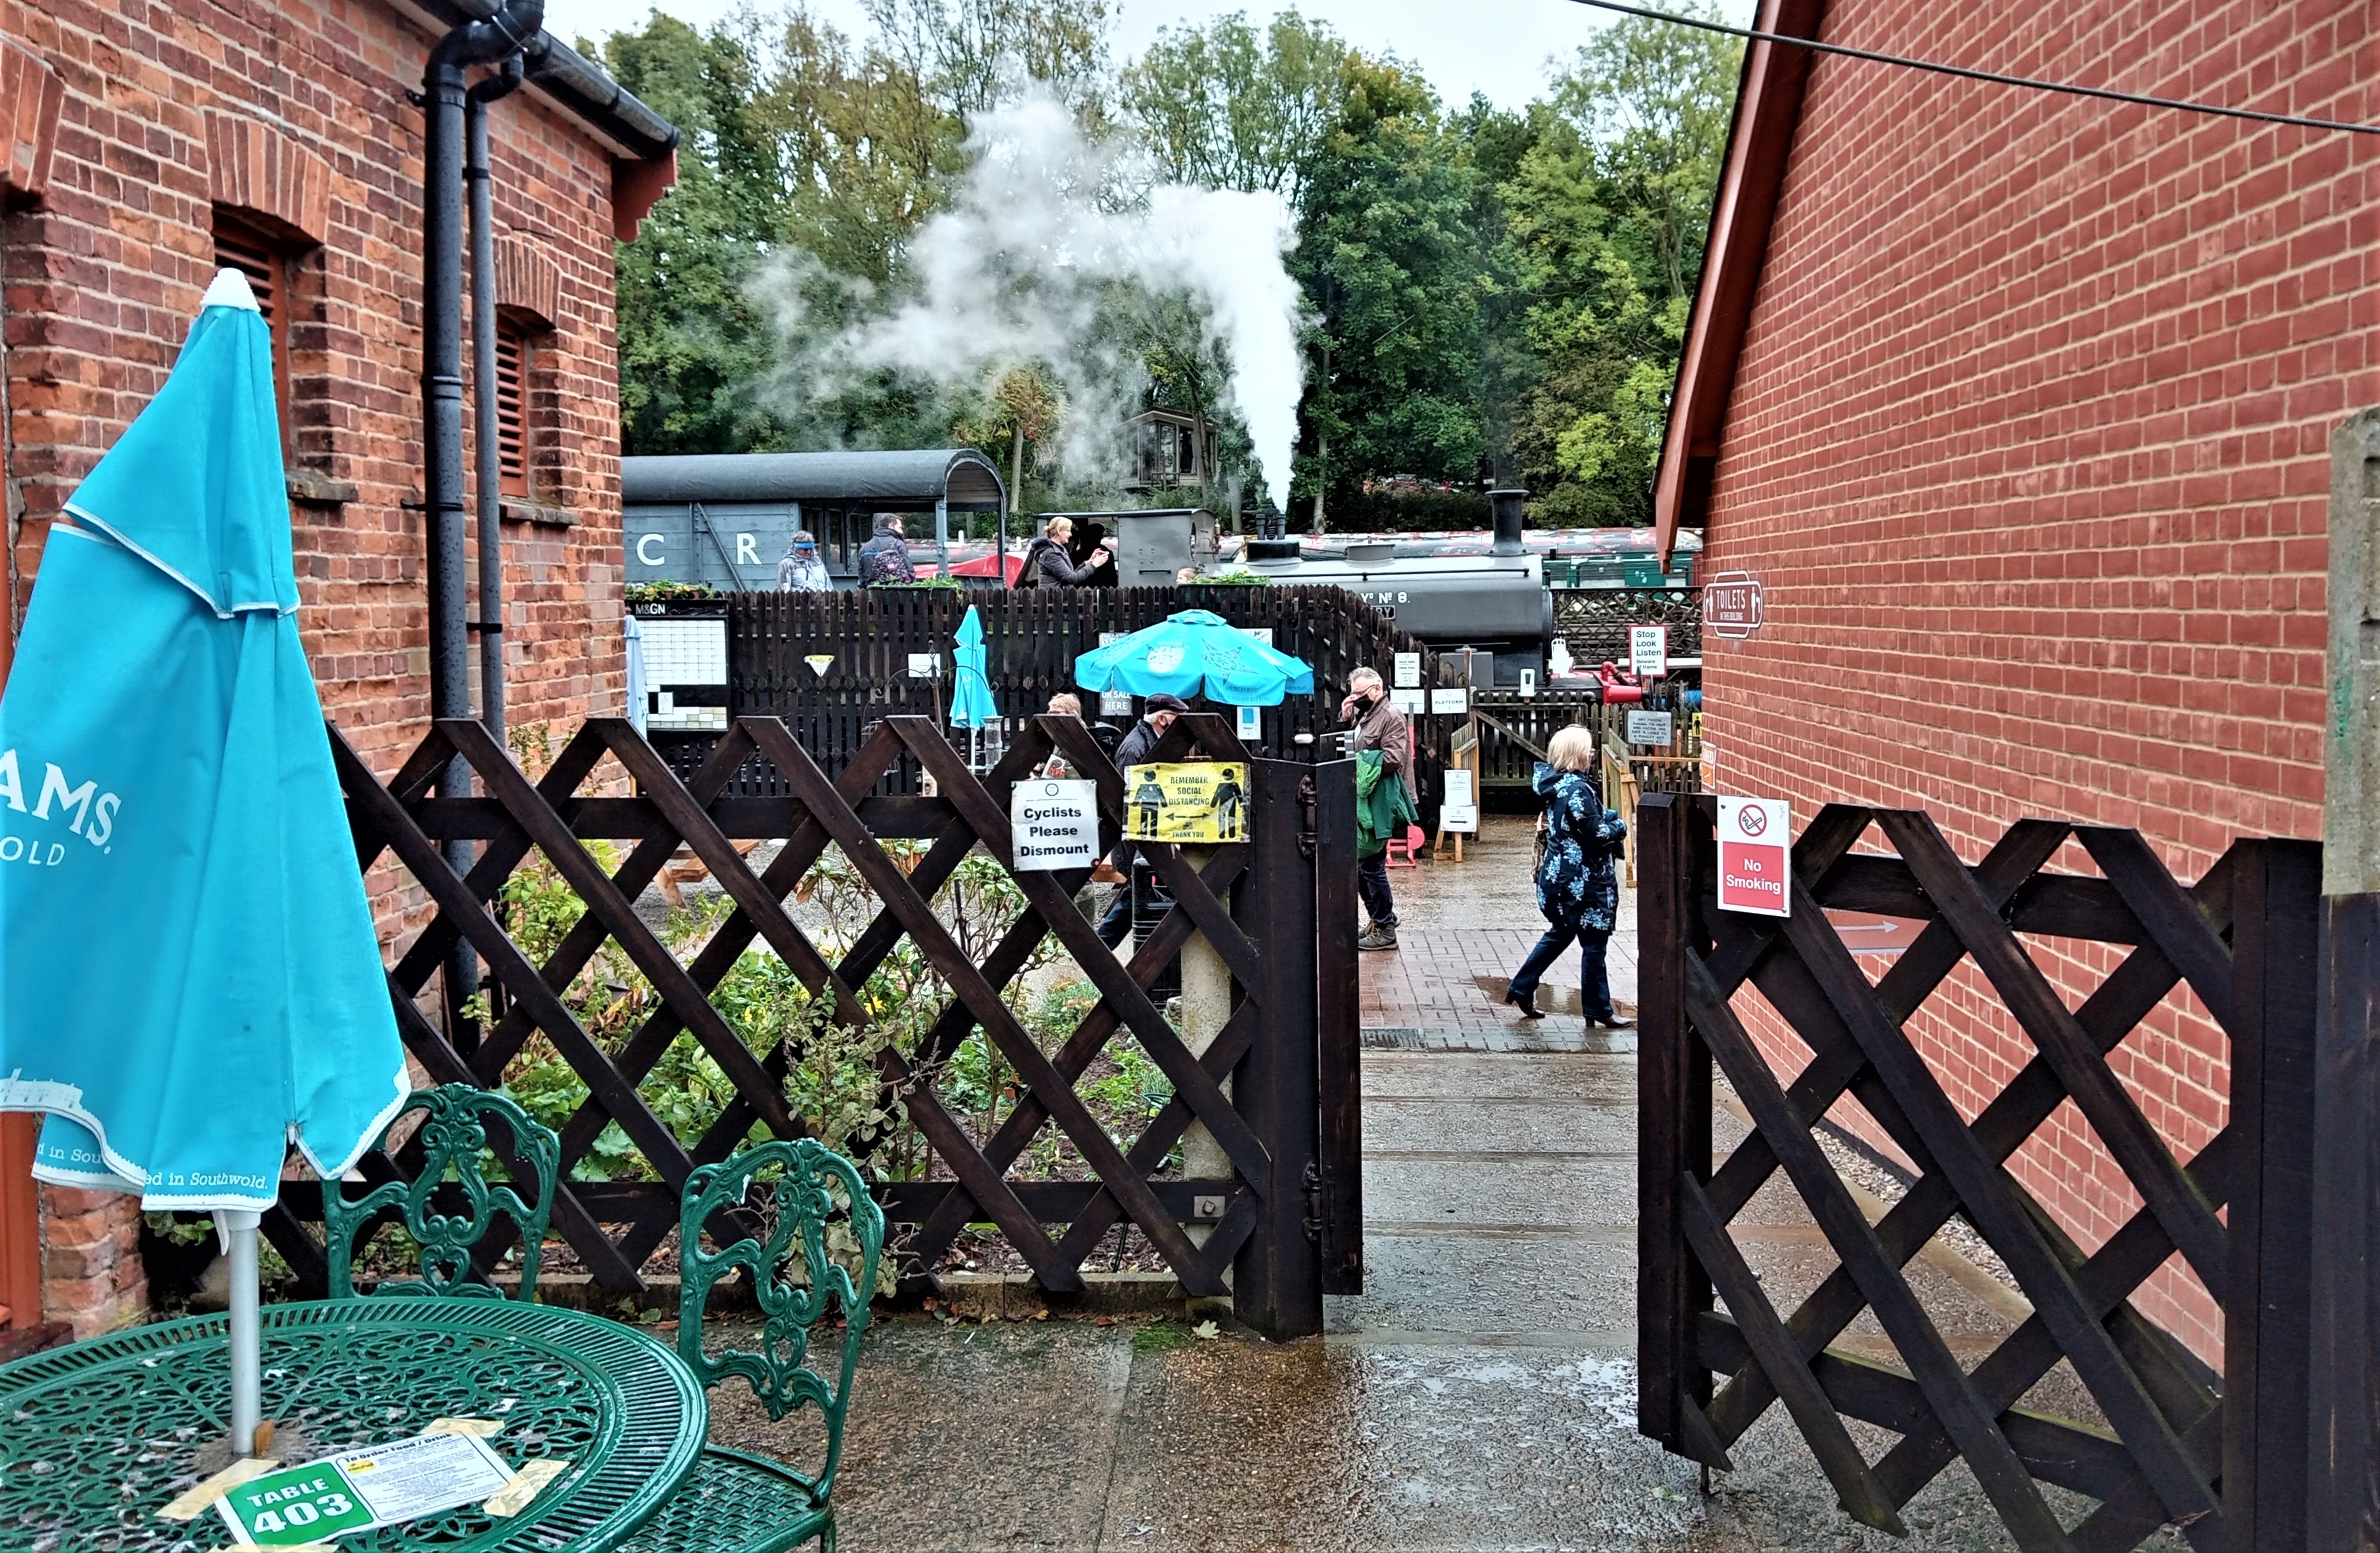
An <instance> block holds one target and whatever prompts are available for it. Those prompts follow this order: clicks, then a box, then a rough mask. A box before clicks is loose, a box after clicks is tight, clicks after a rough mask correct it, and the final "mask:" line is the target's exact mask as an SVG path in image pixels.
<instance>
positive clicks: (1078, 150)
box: [777, 95, 1302, 506]
mask: <svg viewBox="0 0 2380 1553" xmlns="http://www.w3.org/2000/svg"><path fill="white" fill-rule="evenodd" d="M968 151H969V153H970V155H971V158H972V165H971V167H970V170H969V172H968V174H967V176H966V177H965V181H964V182H963V183H962V185H961V186H960V188H959V190H957V194H956V198H955V199H954V200H953V203H952V206H951V208H950V209H949V210H947V211H945V212H943V213H941V214H938V215H935V216H934V217H932V218H931V219H929V221H927V222H926V223H925V224H924V226H921V227H919V228H918V230H917V233H916V234H915V236H914V237H913V238H911V239H910V243H909V249H908V255H909V262H910V267H911V269H912V270H913V272H914V273H915V275H916V276H917V283H918V285H917V291H916V293H915V294H914V296H913V298H912V300H909V301H908V302H906V303H905V305H903V306H901V307H900V308H898V309H897V310H896V311H894V312H891V313H888V314H883V315H880V316H877V317H874V318H871V319H868V320H865V321H863V322H860V323H857V324H853V325H852V326H850V327H849V328H847V329H844V330H843V331H841V332H840V333H839V334H837V335H836V336H834V337H832V339H828V340H822V341H819V342H817V343H816V344H815V345H814V346H813V347H812V349H809V350H807V352H803V353H802V355H803V359H802V360H800V361H795V362H794V363H791V364H790V365H789V369H788V375H789V377H790V378H791V379H792V380H793V381H792V382H791V383H790V384H789V386H792V387H794V388H795V390H796V391H797V392H800V393H805V394H814V393H818V392H821V391H825V392H832V391H833V390H834V389H835V388H837V387H839V386H841V385H844V383H847V382H849V381H850V380H851V378H852V377H853V376H854V375H855V374H856V373H862V372H865V371H867V370H868V369H874V368H886V367H889V368H893V369H896V370H898V371H900V372H903V373H908V374H914V375H916V376H919V377H923V378H926V379H928V380H930V381H933V382H937V383H941V384H945V385H956V384H967V383H985V382H988V381H990V380H991V379H993V378H995V377H997V375H998V374H999V373H1000V372H1001V371H1002V370H1003V369H1005V368H1007V367H1009V366H1013V365H1017V364H1022V363H1035V362H1038V363H1041V364H1043V365H1046V366H1047V367H1049V368H1050V370H1051V371H1052V372H1054V373H1055V374H1056V375H1057V377H1058V378H1059V380H1060V382H1061V384H1062V386H1063V387H1064V389H1065V391H1066V395H1067V398H1068V401H1069V404H1068V412H1067V414H1066V417H1065V422H1066V428H1067V429H1066V433H1065V446H1064V447H1063V449H1062V452H1063V454H1064V456H1065V457H1066V459H1067V460H1068V462H1069V464H1070V466H1079V465H1083V464H1096V465H1105V466H1108V467H1111V468H1112V467H1114V466H1115V462H1116V461H1117V460H1118V459H1120V457H1121V455H1122V454H1123V451H1124V450H1123V447H1122V446H1121V444H1120V440H1119V437H1120V434H1121V432H1122V429H1123V426H1122V423H1123V422H1124V421H1125V420H1126V419H1127V418H1129V417H1130V416H1131V415H1132V414H1134V413H1135V411H1136V410H1138V409H1139V405H1138V403H1137V399H1138V396H1139V394H1140V393H1141V391H1142V390H1143V388H1144V387H1145V386H1146V385H1147V374H1146V371H1145V369H1144V367H1143V365H1142V363H1141V361H1140V360H1139V359H1138V357H1137V356H1136V355H1135V353H1134V352H1133V351H1132V350H1131V349H1129V347H1128V345H1127V344H1126V343H1125V342H1123V341H1120V340H1118V339H1117V338H1115V337H1114V328H1113V322H1114V312H1113V309H1114V306H1115V302H1116V296H1117V293H1118V291H1119V290H1120V289H1123V288H1128V287H1137V288H1138V289H1139V290H1141V291H1142V292H1144V293H1147V294H1150V295H1155V296H1166V295H1173V296H1182V297H1186V298H1187V299H1188V300H1189V302H1190V304H1191V306H1192V308H1193V310H1194V311H1195V312H1196V313H1198V314H1199V315H1200V316H1201V317H1202V319H1203V320H1204V325H1205V328H1206V329H1207V331H1208V333H1209V335H1210V336H1212V337H1213V338H1214V339H1216V340H1218V341H1220V344H1221V346H1222V348H1223V351H1224V355H1225V358H1226V360H1227V361H1228V363H1229V373H1228V375H1227V376H1226V377H1225V378H1224V380H1223V383H1222V385H1221V387H1220V392H1219V393H1217V395H1216V402H1215V403H1214V404H1212V405H1211V406H1209V411H1210V413H1220V414H1230V413H1234V412H1235V413H1236V414H1237V415H1238V416H1239V418H1240V420H1241V421H1242V422H1244V423H1245V425H1246V427H1247V430H1248V434H1249V437H1250V439H1251V441H1252V442H1253V443H1254V445H1255V453H1256V460H1257V468H1258V471H1259V472H1260V475H1261V478H1262V481H1263V483H1264V486H1265V488H1266V490H1268V491H1269V493H1270V495H1271V496H1272V498H1273V501H1274V503H1275V505H1277V506H1278V505H1282V504H1283V503H1285V501H1286V498H1287V496H1288V494H1289V473H1290V451H1291V448H1292V447H1293V445H1294V443H1295V440H1296V435H1297V401H1298V395H1299V388H1300V383H1301V377H1302V366H1301V361H1300V358H1299V355H1298V349H1297V322H1298V317H1299V311H1300V301H1299V295H1298V289H1297V284H1296V282H1295V281H1293V280H1292V279H1291V278H1290V276H1289V273H1288V271H1287V270H1286V269H1284V268H1283V267H1282V264H1281V255H1282V254H1283V253H1284V252H1285V251H1287V250H1288V249H1289V247H1290V246H1291V244H1292V243H1293V241H1294V240H1295V236H1294V226H1293V222H1292V220H1291V217H1290V213H1289V207H1288V205H1287V203H1286V202H1284V201H1282V199H1281V197H1280V196H1279V195H1278V194H1274V193H1271V192H1259V193H1241V192H1237V191H1234V190H1212V189H1197V188H1189V187H1184V186H1182V185H1178V184H1160V185H1157V186H1155V187H1153V188H1148V189H1147V190H1146V191H1145V194H1144V195H1143V196H1141V197H1138V198H1134V199H1131V200H1129V201H1128V202H1126V201H1120V200H1119V199H1118V198H1117V195H1116V190H1118V188H1119V187H1120V186H1123V185H1124V184H1125V183H1127V181H1128V174H1129V172H1130V169H1129V167H1128V166H1126V165H1123V164H1122V163H1120V161H1119V158H1118V153H1115V152H1114V151H1112V150H1110V149H1108V148H1103V147H1099V146H1095V145H1093V144H1091V143H1090V142H1089V141H1087V139H1086V138H1085V136H1084V135H1083V133H1082V132H1081V130H1080V129H1079V128H1076V126H1075V121H1074V119H1073V117H1072V116H1070V115H1069V114H1068V112H1067V110H1066V109H1065V107H1064V106H1063V105H1062V104H1058V103H1056V102H1054V101H1052V100H1051V99H1050V98H1049V97H1047V96H1040V95H1037V96H1030V97H1027V98H1026V99H1025V100H1023V101H1022V102H1019V103H1016V104H1013V105H1010V106H1008V107H1005V108H1002V109H999V110H996V111H994V112H992V113H990V114H987V115H985V116H983V117H982V119H981V120H979V121H978V127H977V130H976V133H975V135H974V136H973V138H972V139H971V141H969V144H968ZM785 278H797V277H795V276H793V275H788V276H786V277H785ZM795 289H796V287H793V286H785V287H780V290H779V296H778V299H777V300H778V301H779V304H780V308H781V311H782V312H783V313H784V315H785V316H784V320H783V321H784V322H786V323H787V324H789V328H788V338H789V339H791V338H793V337H795V336H798V335H799V333H800V332H801V331H800V328H799V325H800V323H801V318H800V306H799V303H798V302H797V301H796V300H792V298H793V293H794V292H795Z"/></svg>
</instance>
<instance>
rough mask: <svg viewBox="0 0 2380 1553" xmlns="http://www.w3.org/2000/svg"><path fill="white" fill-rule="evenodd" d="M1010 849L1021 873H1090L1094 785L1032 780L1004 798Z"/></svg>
mask: <svg viewBox="0 0 2380 1553" xmlns="http://www.w3.org/2000/svg"><path fill="white" fill-rule="evenodd" d="M1008 826H1009V849H1010V850H1011V851H1012V852H1013V853H1014V856H1015V859H1016V871H1017V872H1018V873H1020V874H1054V873H1057V872H1058V871H1060V870H1062V869H1067V868H1088V867H1090V866H1091V865H1092V864H1093V863H1095V862H1099V784H1098V783H1096V782H1075V781H1060V780H1057V779H1055V778H1047V777H1035V778H1033V779H1032V780H1030V781H1024V782H1019V783H1017V784H1016V788H1015V790H1014V792H1012V793H1010V794H1009V798H1008Z"/></svg>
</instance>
